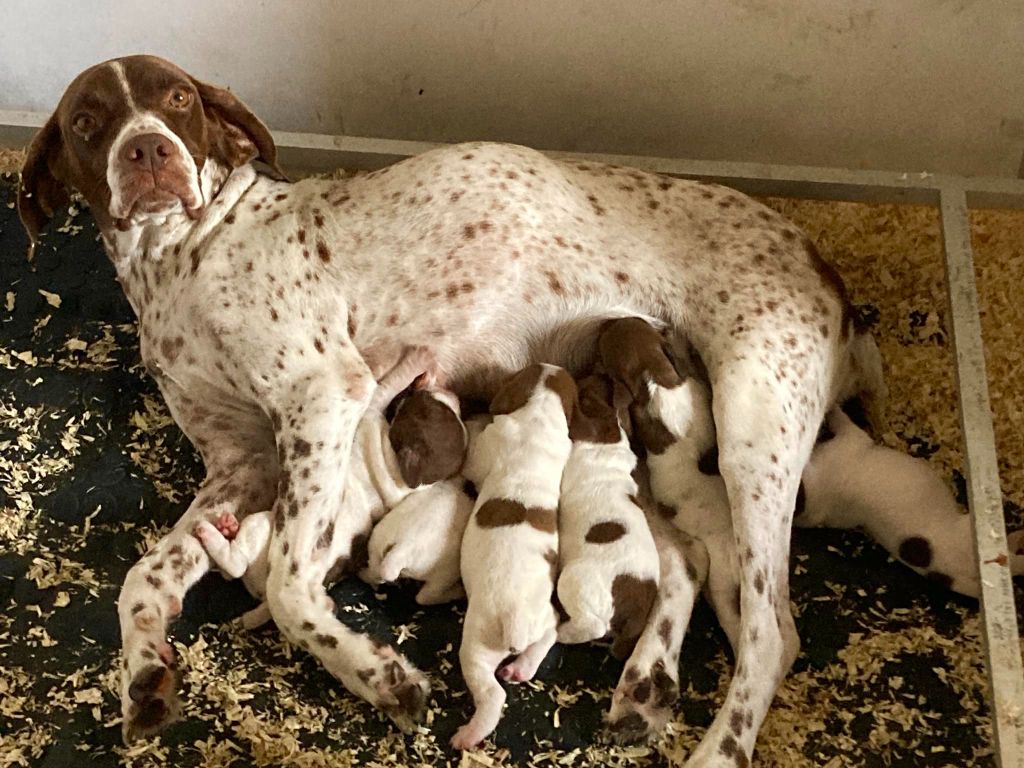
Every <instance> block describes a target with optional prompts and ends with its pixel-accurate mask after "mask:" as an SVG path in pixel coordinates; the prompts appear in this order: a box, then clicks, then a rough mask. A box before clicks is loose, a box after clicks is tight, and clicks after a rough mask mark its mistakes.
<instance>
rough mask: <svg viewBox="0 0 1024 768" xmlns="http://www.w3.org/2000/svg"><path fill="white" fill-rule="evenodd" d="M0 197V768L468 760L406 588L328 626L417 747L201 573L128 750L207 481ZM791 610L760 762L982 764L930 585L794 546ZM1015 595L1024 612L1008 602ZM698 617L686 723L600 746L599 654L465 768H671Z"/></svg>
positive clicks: (959, 647) (702, 636)
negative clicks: (172, 569)
mask: <svg viewBox="0 0 1024 768" xmlns="http://www.w3.org/2000/svg"><path fill="white" fill-rule="evenodd" d="M13 201H14V180H13V179H12V178H10V177H8V178H7V179H6V180H4V181H3V182H2V183H0V270H2V280H0V286H2V290H0V304H2V306H0V329H2V331H0V341H2V345H0V500H2V505H3V511H2V517H0V605H2V606H3V615H2V618H0V765H3V766H8V765H25V766H46V768H67V767H68V766H74V765H78V764H86V765H90V766H116V765H138V766H143V765H171V766H182V767H186V766H209V767H210V768H214V767H216V766H228V765H237V766H243V767H244V766H250V765H275V766H277V765H289V766H293V765H294V766H321V765H347V764H350V763H351V764H370V763H373V764H376V765H420V764H424V765H434V764H438V765H443V764H445V763H447V762H451V763H452V764H459V762H460V756H459V755H457V754H455V753H453V752H451V751H450V750H449V749H448V748H447V746H446V745H447V742H448V739H449V738H450V736H451V734H452V733H453V732H454V730H455V728H456V727H457V726H458V725H459V724H460V723H461V722H463V721H464V720H465V719H466V718H467V717H468V715H469V713H470V709H471V707H470V702H469V698H468V696H467V695H466V694H465V693H464V689H463V685H462V680H461V677H460V675H459V672H458V658H457V647H458V639H459V618H458V617H459V615H460V614H461V607H460V606H455V607H452V606H446V607H439V608H434V609H429V610H424V609H420V608H419V607H418V606H416V605H415V603H414V602H413V600H412V595H413V594H414V591H413V590H410V589H404V588H388V589H383V590H379V591H377V592H375V591H373V590H371V589H369V588H367V587H366V586H364V585H362V584H361V583H359V582H348V583H345V584H342V585H340V586H339V587H337V588H335V590H334V591H333V593H332V594H333V596H334V598H335V600H336V601H337V603H338V605H339V606H340V616H341V618H342V620H343V621H345V622H346V623H349V624H351V625H352V626H355V627H359V628H361V629H365V630H367V631H369V632H371V633H373V634H375V635H376V636H378V637H381V638H385V639H390V640H392V641H395V642H399V643H400V647H401V649H402V650H403V651H404V652H405V653H407V654H408V655H409V657H410V658H411V659H412V660H413V661H414V662H415V663H417V664H418V665H419V666H420V667H421V668H423V669H424V670H426V671H428V672H429V673H430V674H431V675H432V677H433V679H434V682H435V690H434V693H433V698H432V706H431V712H430V719H429V721H428V726H429V727H427V728H424V729H423V732H421V733H420V734H417V735H415V736H410V737H405V736H402V735H401V734H397V733H396V732H394V731H393V729H391V728H390V727H389V726H388V724H387V723H386V722H385V721H384V720H383V719H382V718H381V717H380V716H379V715H377V714H376V713H375V712H373V711H372V710H371V709H370V708H369V707H368V706H367V705H365V704H363V703H361V702H359V701H357V700H355V699H354V698H353V697H351V696H349V695H348V694H347V693H346V692H345V691H344V690H343V689H342V688H341V686H340V685H339V684H338V683H337V682H336V681H335V680H334V679H332V678H331V677H330V676H329V675H328V674H327V673H326V672H324V671H323V669H321V668H320V667H319V666H318V665H317V664H316V663H315V662H314V661H312V660H311V659H310V658H309V657H307V656H306V655H305V654H303V653H302V652H301V651H299V650H297V649H291V648H289V647H288V646H287V644H285V643H284V642H283V641H282V640H281V639H280V638H279V636H278V634H277V632H276V630H275V629H274V628H273V627H272V626H271V627H269V628H264V629H261V630H257V631H255V632H253V633H249V634H246V633H243V632H241V631H240V630H235V629H232V628H230V627H227V626H226V623H227V622H228V620H229V619H231V618H233V617H235V616H237V615H239V614H240V613H242V612H243V611H245V610H247V609H248V608H251V607H252V606H253V601H252V600H251V598H249V597H248V595H247V594H246V593H245V591H244V590H243V589H242V587H241V586H240V584H238V583H232V582H227V581H225V580H224V579H222V578H221V577H220V576H218V575H216V574H212V575H210V576H208V577H207V578H206V579H204V580H203V581H202V582H200V584H199V585H197V587H196V588H194V589H193V590H192V592H191V593H190V595H189V598H188V600H187V601H186V604H185V609H184V613H183V615H182V617H181V619H180V620H179V621H178V622H177V624H176V625H175V626H174V629H173V633H174V640H175V641H176V643H177V649H178V652H179V654H180V655H181V656H182V658H183V661H184V664H183V667H184V685H183V695H184V701H185V705H186V706H185V710H184V715H183V719H182V721H181V722H179V723H177V724H176V725H174V726H173V727H171V728H170V729H169V730H168V731H167V732H166V733H165V734H163V736H162V737H161V738H159V739H155V740H152V741H150V742H146V743H144V744H142V745H139V746H137V747H135V748H133V749H132V750H130V751H129V750H125V749H124V748H123V747H122V746H121V743H120V726H119V712H120V707H119V704H118V699H117V661H118V643H119V633H118V626H117V617H116V611H115V601H116V598H117V594H118V587H119V584H120V582H121V580H122V579H123V577H124V575H125V573H126V571H127V569H128V568H129V566H130V565H131V564H132V563H133V562H134V561H135V560H136V559H137V558H138V556H139V555H140V554H141V552H142V550H143V548H144V546H145V543H146V542H151V541H152V540H154V538H155V537H157V536H158V535H159V533H160V530H161V529H162V527H164V526H167V525H168V524H169V523H171V522H172V521H174V520H175V519H176V518H177V517H178V515H180V513H181V512H182V511H183V510H184V508H185V506H186V504H187V500H188V498H189V495H190V493H191V491H192V490H193V489H194V487H195V485H196V482H197V480H198V478H199V477H200V473H201V466H200V464H199V462H198V460H197V458H196V456H195V454H194V453H193V451H192V449H191V447H190V446H189V445H188V443H187V442H186V441H185V440H184V439H183V437H182V436H181V435H180V433H179V432H178V431H177V428H176V427H175V426H174V425H173V423H172V422H171V420H170V418H169V416H168V414H167V412H166V410H165V409H164V407H163V405H162V401H161V400H160V397H159V393H158V392H157V390H156V387H155V385H154V384H153V382H152V381H151V380H150V379H149V378H147V377H146V375H145V374H144V371H143V370H142V366H141V364H140V362H139V355H138V347H137V337H136V333H135V329H134V325H133V317H132V313H131V310H130V308H129V306H128V304H127V302H126V301H125V299H124V298H123V296H122V294H121V292H120V290H119V288H118V285H117V283H116V282H115V280H114V274H113V270H112V268H111V267H110V265H109V264H108V262H107V259H106V257H105V255H104V254H103V252H102V248H101V247H100V244H99V243H98V241H97V238H96V232H95V229H94V228H93V226H92V223H91V220H90V218H89V216H88V215H87V213H78V214H77V215H66V214H63V213H62V214H61V215H60V216H59V217H58V219H57V221H56V222H55V225H54V227H53V228H52V230H51V231H50V233H49V234H48V235H47V237H46V239H45V240H44V242H43V244H42V245H41V247H40V248H39V249H38V253H37V255H36V258H35V260H34V262H33V263H31V264H30V263H28V262H27V261H26V258H25V251H26V248H25V246H26V241H25V237H24V234H23V232H22V230H21V227H20V225H19V223H18V220H17V215H16V213H15V211H14V210H13V207H14V203H13ZM793 549H794V560H793V563H794V568H793V598H794V601H795V604H796V610H797V612H798V618H797V625H798V628H799V630H800V635H801V637H802V638H803V650H802V653H801V655H800V658H799V659H798V661H797V663H796V666H795V668H794V671H793V673H792V674H791V675H790V677H789V678H788V680H787V682H786V684H785V685H784V687H783V689H782V690H781V691H780V694H779V697H778V699H777V701H776V704H775V706H774V708H773V709H772V712H771V714H770V716H769V718H768V721H767V722H766V724H765V727H764V729H763V731H762V734H761V737H760V739H759V742H758V745H759V746H758V753H757V758H758V762H759V764H761V765H784V766H800V765H828V766H854V765H865V766H883V765H896V766H946V765H949V766H958V767H962V766H969V765H990V764H991V755H990V751H989V748H988V746H987V744H988V740H989V738H990V734H989V730H988V720H987V711H986V707H985V704H984V699H983V685H984V679H985V678H984V672H983V668H982V662H981V659H982V656H981V653H982V651H981V644H980V640H979V636H978V631H979V624H978V621H977V615H976V605H975V603H974V602H973V601H970V600H966V599H962V598H959V597H957V596H954V595H951V594H948V593H946V592H944V591H942V590H941V589H939V588H936V587H934V586H932V585H931V584H929V583H928V582H926V581H925V580H924V579H921V578H919V577H917V576H916V575H914V574H913V573H911V572H909V571H908V570H906V569H904V568H902V567H901V566H899V565H897V564H895V563H893V562H892V561H891V560H889V559H888V558H887V557H886V555H885V553H884V552H883V551H882V550H881V549H880V548H878V547H876V546H875V545H873V544H871V543H870V542H868V541H867V540H865V539H864V538H863V537H861V536H859V535H857V534H842V533H836V532H828V531H800V532H798V533H797V534H796V536H795V539H794V547H793ZM1020 597H1021V596H1020V589H1019V587H1018V605H1020V604H1021V599H1020ZM728 663H729V661H728V657H727V655H726V650H725V640H724V636H723V635H722V634H721V632H720V631H719V630H718V629H717V627H716V626H715V624H714V621H713V617H712V615H711V613H710V611H709V610H708V609H707V607H706V606H704V605H703V604H702V605H700V606H698V609H697V611H696V613H695V616H694V620H693V623H692V626H691V629H690V632H689V634H688V636H687V639H686V643H685V645H684V649H683V659H682V689H683V692H684V695H683V697H682V700H681V701H680V703H679V706H678V717H677V719H676V721H675V722H674V723H672V724H671V726H670V730H669V733H668V734H667V736H666V737H665V739H664V740H662V741H661V742H659V743H658V744H654V745H644V746H639V747H634V748H613V747H608V746H606V745H604V744H603V743H602V742H601V739H600V730H601V715H602V712H603V711H604V710H605V709H606V708H607V706H608V703H609V697H610V692H611V689H612V688H613V687H614V685H615V682H616V680H617V677H618V674H619V672H620V666H619V665H618V664H617V663H616V662H615V661H614V660H613V659H612V658H611V657H610V655H609V654H608V651H607V648H606V647H602V646H598V645H593V646H587V647H573V648H563V647H556V649H555V650H554V651H553V652H552V653H551V655H550V656H549V657H548V659H547V660H546V662H545V663H544V665H543V667H542V668H541V671H540V674H539V680H538V682H537V683H535V684H529V685H525V686H519V687H517V688H514V689H510V694H509V700H508V706H507V710H506V714H505V717H504V719H503V720H502V722H501V725H500V726H499V728H498V731H497V733H496V734H495V736H494V740H493V741H494V744H495V745H496V746H495V747H492V748H489V749H487V750H485V751H483V752H482V753H480V754H479V755H477V756H475V757H472V758H464V760H465V761H467V762H464V764H467V765H512V764H517V765H527V764H529V765H573V766H581V765H646V764H651V765H666V764H668V763H669V761H670V760H671V759H673V758H674V759H678V758H681V757H682V756H684V755H685V754H686V752H687V751H688V749H689V748H691V747H692V745H693V744H695V743H696V741H697V740H698V739H699V737H700V735H701V733H702V732H703V729H704V728H705V727H706V726H707V725H708V724H709V723H710V722H711V719H712V717H713V715H714V712H715V711H716V702H717V701H720V700H721V696H722V693H723V691H724V687H723V686H724V683H725V680H726V674H727V669H728Z"/></svg>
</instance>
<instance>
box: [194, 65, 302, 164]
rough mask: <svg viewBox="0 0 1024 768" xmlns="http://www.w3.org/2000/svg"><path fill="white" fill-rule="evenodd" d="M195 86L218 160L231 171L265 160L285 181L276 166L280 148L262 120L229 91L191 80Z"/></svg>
mask: <svg viewBox="0 0 1024 768" xmlns="http://www.w3.org/2000/svg"><path fill="white" fill-rule="evenodd" d="M192 84H193V85H195V87H196V90H197V91H199V98H200V99H201V100H202V102H203V113H204V114H205V115H206V122H207V127H208V129H209V131H210V148H211V151H212V152H214V153H215V155H216V157H217V159H218V160H220V161H221V162H222V163H224V164H226V165H227V166H229V167H231V168H238V167H239V166H241V165H245V164H246V163H248V162H251V161H252V160H262V161H263V162H264V163H266V164H267V165H268V166H270V168H271V170H273V171H274V173H276V174H277V175H278V176H279V177H280V178H282V179H284V178H285V174H284V171H282V170H281V168H280V167H279V166H278V164H277V146H276V145H275V144H274V138H273V136H271V135H270V130H269V129H268V128H267V126H265V125H264V124H263V121H262V120H260V119H259V118H258V117H256V115H255V114H253V112H252V110H250V109H249V108H248V107H247V106H245V104H243V103H242V101H241V99H239V98H238V97H237V96H235V94H233V93H231V91H229V90H227V89H226V88H220V87H218V86H216V85H210V84H209V83H204V82H201V81H199V80H196V79H195V78H192Z"/></svg>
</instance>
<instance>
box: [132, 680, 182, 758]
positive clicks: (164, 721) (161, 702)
mask: <svg viewBox="0 0 1024 768" xmlns="http://www.w3.org/2000/svg"><path fill="white" fill-rule="evenodd" d="M180 710H181V705H180V703H179V702H178V673H177V671H176V670H175V669H174V668H173V667H171V666H164V665H161V664H150V665H149V666H147V667H144V668H143V669H141V670H140V671H139V672H138V673H136V674H135V676H134V677H133V678H132V680H131V683H129V685H128V700H127V701H126V702H125V704H124V722H123V723H122V725H121V735H122V737H123V738H124V742H125V744H131V743H132V742H133V741H135V740H137V739H141V738H145V737H146V736H151V735H153V734H154V733H157V732H158V731H160V730H162V729H163V728H165V727H166V726H168V725H170V724H171V723H172V722H174V721H175V720H177V718H178V714H179V712H180Z"/></svg>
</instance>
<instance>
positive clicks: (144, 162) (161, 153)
mask: <svg viewBox="0 0 1024 768" xmlns="http://www.w3.org/2000/svg"><path fill="white" fill-rule="evenodd" d="M173 154H174V145H173V144H172V143H171V141H170V139H168V138H167V137H166V136H164V135H163V134H160V133H140V134H139V135H138V136H133V137H132V138H130V139H128V141H126V142H125V143H124V147H122V149H121V159H122V160H123V161H125V162H127V163H130V164H131V165H134V166H137V167H139V168H151V169H152V170H154V171H158V170H160V169H161V168H163V167H164V165H166V164H167V159H168V158H169V157H170V156H171V155H173Z"/></svg>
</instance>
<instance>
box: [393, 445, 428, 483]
mask: <svg viewBox="0 0 1024 768" xmlns="http://www.w3.org/2000/svg"><path fill="white" fill-rule="evenodd" d="M395 458H396V459H397V460H398V471H399V473H400V474H401V475H402V480H404V481H405V484H406V485H407V486H409V487H410V488H416V487H418V486H419V485H420V484H421V483H422V481H423V478H422V462H421V461H420V455H419V452H417V451H416V450H414V449H413V448H409V447H404V448H400V449H399V450H398V453H397V454H396V455H395Z"/></svg>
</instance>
